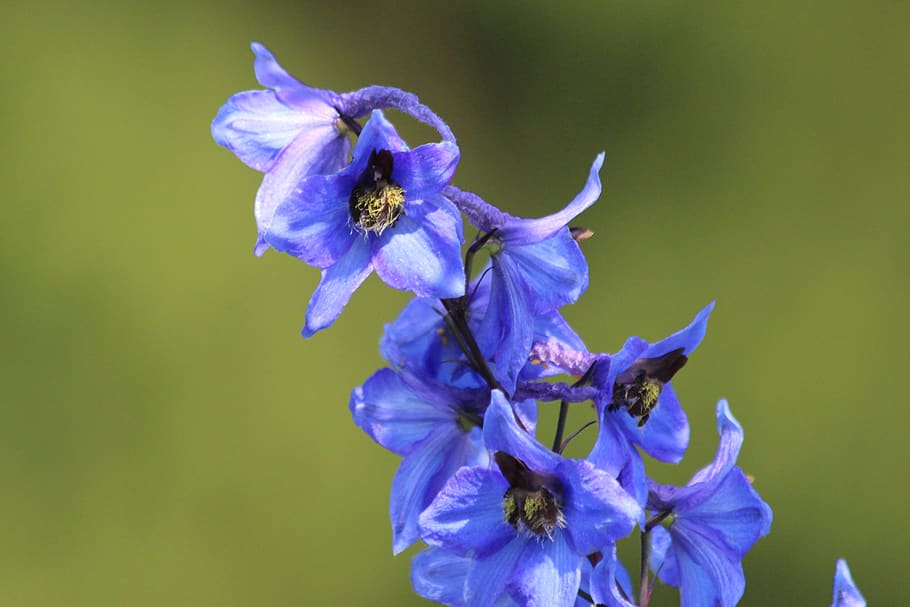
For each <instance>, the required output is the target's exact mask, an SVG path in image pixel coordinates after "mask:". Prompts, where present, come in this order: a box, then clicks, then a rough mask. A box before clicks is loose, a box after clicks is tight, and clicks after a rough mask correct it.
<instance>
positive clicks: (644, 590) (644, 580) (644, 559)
mask: <svg viewBox="0 0 910 607" xmlns="http://www.w3.org/2000/svg"><path fill="white" fill-rule="evenodd" d="M650 535H651V530H650V529H649V528H646V529H643V530H642V532H641V588H640V589H639V591H638V605H639V607H648V603H649V602H650V600H651V588H650V586H649V583H648V558H649V557H650V556H651V542H649V541H648V540H649V539H650Z"/></svg>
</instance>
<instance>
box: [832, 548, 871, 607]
mask: <svg viewBox="0 0 910 607" xmlns="http://www.w3.org/2000/svg"><path fill="white" fill-rule="evenodd" d="M831 607H866V599H864V598H863V595H862V594H860V592H859V588H857V587H856V584H854V583H853V576H851V575H850V568H849V567H847V561H845V560H844V559H839V560H838V561H837V568H836V570H835V572H834V598H833V599H832V602H831Z"/></svg>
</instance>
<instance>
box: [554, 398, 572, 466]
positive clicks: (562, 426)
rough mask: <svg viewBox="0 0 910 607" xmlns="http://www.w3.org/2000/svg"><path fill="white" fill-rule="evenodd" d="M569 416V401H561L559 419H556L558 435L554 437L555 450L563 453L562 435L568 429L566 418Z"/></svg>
mask: <svg viewBox="0 0 910 607" xmlns="http://www.w3.org/2000/svg"><path fill="white" fill-rule="evenodd" d="M567 417H569V401H567V400H562V401H560V403H559V419H557V421H556V436H555V437H553V451H555V452H556V453H562V435H563V433H564V432H565V430H566V418H567Z"/></svg>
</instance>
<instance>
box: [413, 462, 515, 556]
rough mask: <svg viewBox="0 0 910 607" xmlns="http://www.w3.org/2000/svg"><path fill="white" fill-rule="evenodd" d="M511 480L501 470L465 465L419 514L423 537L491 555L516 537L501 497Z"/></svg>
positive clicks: (449, 547) (461, 551)
mask: <svg viewBox="0 0 910 607" xmlns="http://www.w3.org/2000/svg"><path fill="white" fill-rule="evenodd" d="M508 489H509V483H508V482H506V479H505V478H503V476H502V474H500V473H499V471H498V470H492V469H485V468H462V469H461V470H459V471H458V472H456V473H455V476H453V477H452V478H451V479H449V481H448V482H447V483H446V485H445V487H443V489H442V491H440V492H439V495H438V496H436V499H434V500H433V503H431V504H430V505H429V507H427V509H426V510H424V511H423V513H422V514H421V515H420V531H421V537H423V540H424V541H425V542H426V543H428V544H430V545H432V546H439V547H440V548H445V549H446V550H448V551H450V552H454V553H456V554H461V555H466V554H468V553H470V552H472V551H473V552H474V553H475V555H476V556H477V557H478V558H483V557H485V556H487V555H490V554H492V553H494V552H496V551H498V550H499V549H500V548H502V547H503V546H505V545H506V544H507V543H508V542H509V541H511V540H512V539H513V538H515V535H516V534H515V529H514V528H512V526H511V525H509V524H508V523H507V522H506V520H505V513H504V511H503V509H502V498H503V496H504V495H505V494H506V491H508Z"/></svg>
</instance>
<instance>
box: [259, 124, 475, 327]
mask: <svg viewBox="0 0 910 607" xmlns="http://www.w3.org/2000/svg"><path fill="white" fill-rule="evenodd" d="M457 163H458V147H457V146H456V145H455V144H453V143H449V142H442V143H429V144H424V145H421V146H420V147H417V148H415V149H413V150H411V149H409V148H408V146H407V145H406V144H405V142H404V141H403V140H402V139H401V138H400V137H399V136H398V133H397V132H396V131H395V128H394V127H393V126H392V124H391V123H390V122H388V121H387V120H386V119H385V116H383V114H382V112H381V111H379V110H375V111H374V112H373V114H372V116H371V117H370V119H369V121H368V122H367V123H366V125H365V126H364V128H363V131H362V132H361V134H360V137H359V138H358V139H357V145H356V146H355V147H354V157H353V160H352V162H351V164H350V165H349V166H347V167H346V168H345V169H343V170H342V171H340V172H338V173H336V174H334V175H312V176H310V177H307V178H306V179H304V180H303V181H302V182H301V183H300V184H299V186H298V187H297V188H296V189H295V190H294V191H293V192H292V193H291V194H290V195H289V196H288V197H287V198H286V199H285V200H284V201H283V202H282V203H281V204H280V205H279V206H278V208H277V209H275V213H274V216H273V218H272V223H271V227H270V229H269V232H268V233H267V234H266V239H267V241H268V243H269V244H270V245H272V246H273V247H274V248H275V249H277V250H279V251H282V252H285V253H288V254H290V255H293V256H295V257H297V258H299V259H301V260H303V261H305V262H306V263H307V264H309V265H312V266H315V267H317V268H320V269H321V270H322V279H321V280H320V282H319V286H318V287H316V292H315V293H314V294H313V296H312V298H311V299H310V304H309V307H308V308H307V314H306V326H305V327H304V329H303V334H304V335H305V336H307V337H308V336H311V335H312V334H313V333H315V332H316V331H319V330H320V329H324V328H325V327H327V326H329V325H330V324H332V323H333V322H334V321H335V319H336V318H337V317H338V315H339V314H341V311H342V309H343V308H344V306H345V305H347V303H348V301H349V300H350V297H351V295H352V293H353V292H354V291H355V290H356V289H357V287H359V286H360V284H361V283H362V282H363V281H364V280H366V278H367V276H369V275H370V273H372V272H373V270H375V271H376V273H377V274H378V275H379V277H380V278H381V279H382V280H383V282H385V283H386V284H387V285H389V286H391V287H394V288H396V289H401V290H405V291H411V292H413V293H415V294H417V295H420V296H426V297H439V298H448V297H458V296H460V295H462V293H464V266H463V263H462V259H461V243H462V240H463V236H462V228H461V216H460V214H459V212H458V210H457V209H456V208H455V207H454V206H453V205H452V203H451V202H449V201H448V200H446V199H445V198H444V197H443V196H442V195H441V193H440V192H441V190H442V189H443V188H444V187H445V186H446V185H447V184H448V183H449V181H450V180H451V179H452V176H453V175H454V173H455V166H456V164H457Z"/></svg>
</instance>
